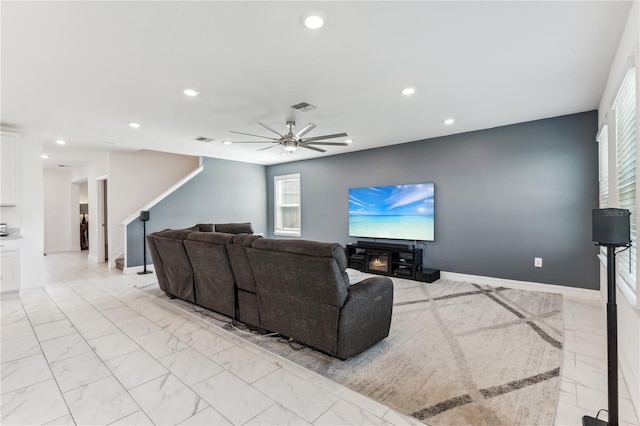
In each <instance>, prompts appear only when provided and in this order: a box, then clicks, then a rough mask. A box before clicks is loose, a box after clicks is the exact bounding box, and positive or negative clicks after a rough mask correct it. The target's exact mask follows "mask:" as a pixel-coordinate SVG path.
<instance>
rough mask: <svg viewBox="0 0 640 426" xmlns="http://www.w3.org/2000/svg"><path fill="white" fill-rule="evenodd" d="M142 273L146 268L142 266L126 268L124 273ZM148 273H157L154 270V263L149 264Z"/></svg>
mask: <svg viewBox="0 0 640 426" xmlns="http://www.w3.org/2000/svg"><path fill="white" fill-rule="evenodd" d="M142 271H144V266H143V265H140V266H131V267H126V268H124V270H123V271H122V272H123V273H125V274H137V273H138V272H142ZM147 271H155V269H153V263H152V264H147Z"/></svg>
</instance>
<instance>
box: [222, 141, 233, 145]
mask: <svg viewBox="0 0 640 426" xmlns="http://www.w3.org/2000/svg"><path fill="white" fill-rule="evenodd" d="M222 143H223V144H225V145H231V144H232V143H233V142H230V141H222Z"/></svg>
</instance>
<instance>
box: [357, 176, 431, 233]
mask: <svg viewBox="0 0 640 426" xmlns="http://www.w3.org/2000/svg"><path fill="white" fill-rule="evenodd" d="M349 235H350V236H353V237H370V238H389V239H399V240H421V241H433V239H434V184H433V183H419V184H406V185H389V186H372V187H366V188H351V189H349Z"/></svg>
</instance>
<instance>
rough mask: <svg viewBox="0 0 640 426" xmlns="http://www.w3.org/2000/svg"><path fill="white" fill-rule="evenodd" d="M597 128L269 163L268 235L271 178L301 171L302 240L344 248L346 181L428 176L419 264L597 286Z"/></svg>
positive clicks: (536, 127) (523, 129)
mask: <svg viewBox="0 0 640 426" xmlns="http://www.w3.org/2000/svg"><path fill="white" fill-rule="evenodd" d="M596 132H597V112H596V111H591V112H585V113H580V114H573V115H568V116H562V117H556V118H550V119H544V120H538V121H533V122H527V123H521V124H515V125H510V126H505V127H499V128H493V129H488V130H481V131H475V132H469V133H463V134H457V135H452V136H447V137H440V138H434V139H427V140H422V141H417V142H411V143H406V144H401V145H393V146H389V147H384V148H378V149H372V150H366V151H358V152H354V153H350V154H344V155H335V156H329V157H326V158H319V159H313V160H307V161H299V162H294V163H286V164H280V165H274V166H268V167H267V185H268V190H267V206H268V208H267V223H268V227H269V235H270V236H272V237H273V177H274V176H278V175H285V174H290V173H300V175H301V176H300V179H301V196H302V238H303V239H309V240H320V241H332V242H340V243H343V244H344V243H347V242H355V241H356V240H357V239H356V238H349V237H348V189H349V188H350V187H360V186H370V185H392V184H401V183H418V182H435V241H434V242H426V243H424V247H425V248H426V250H425V254H424V264H425V267H432V268H438V269H441V270H443V271H448V272H458V273H463V274H471V275H481V276H487V277H496V278H506V279H513V280H521V281H532V282H540V283H548V284H557V285H564V286H569V287H582V288H588V289H597V288H599V284H598V281H599V270H598V261H597V258H596V254H597V248H596V247H595V246H594V245H593V243H592V242H591V210H592V209H594V208H597V206H598V157H597V155H598V154H597V144H596V142H595V135H596ZM354 143H357V141H356V142H354ZM370 241H373V240H370ZM385 241H388V242H392V241H389V240H385ZM410 243H411V244H413V241H412V242H410ZM534 257H541V258H542V259H543V267H542V268H535V267H534V266H533V265H534Z"/></svg>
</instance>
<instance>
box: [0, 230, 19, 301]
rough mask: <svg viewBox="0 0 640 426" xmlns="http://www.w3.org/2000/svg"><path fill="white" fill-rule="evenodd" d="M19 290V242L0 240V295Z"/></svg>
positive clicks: (17, 240)
mask: <svg viewBox="0 0 640 426" xmlns="http://www.w3.org/2000/svg"><path fill="white" fill-rule="evenodd" d="M18 290H20V240H19V239H0V293H3V294H4V293H9V292H12V291H18Z"/></svg>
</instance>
